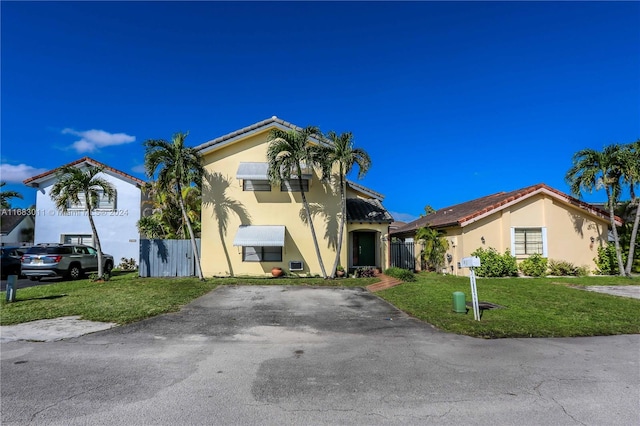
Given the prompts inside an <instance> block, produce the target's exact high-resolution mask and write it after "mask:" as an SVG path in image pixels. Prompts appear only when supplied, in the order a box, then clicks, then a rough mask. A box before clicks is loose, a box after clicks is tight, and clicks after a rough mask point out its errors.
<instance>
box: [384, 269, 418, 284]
mask: <svg viewBox="0 0 640 426" xmlns="http://www.w3.org/2000/svg"><path fill="white" fill-rule="evenodd" d="M384 274H385V275H388V276H390V277H393V278H397V279H399V280H401V281H404V282H412V281H415V280H416V276H415V274H414V273H413V271H410V270H408V269H402V268H398V267H396V266H394V267H391V268H389V269H387V270H385V271H384Z"/></svg>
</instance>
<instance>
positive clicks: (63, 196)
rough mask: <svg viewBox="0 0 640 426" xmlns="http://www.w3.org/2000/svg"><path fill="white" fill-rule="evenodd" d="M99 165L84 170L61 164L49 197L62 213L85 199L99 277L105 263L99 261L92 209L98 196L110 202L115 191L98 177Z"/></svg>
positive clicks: (96, 204) (102, 272)
mask: <svg viewBox="0 0 640 426" xmlns="http://www.w3.org/2000/svg"><path fill="white" fill-rule="evenodd" d="M102 171H103V169H102V167H96V166H90V165H88V166H87V167H86V168H85V169H80V168H78V167H72V166H63V167H62V168H60V171H59V172H58V181H57V182H56V183H55V184H54V185H53V188H52V189H51V198H52V199H53V201H54V202H55V203H56V207H58V209H59V210H60V211H62V212H63V213H66V212H67V211H68V209H69V208H70V207H71V206H73V207H74V208H75V207H77V206H82V205H83V203H82V202H81V200H80V198H81V197H82V198H84V208H85V209H86V211H87V216H88V217H89V223H90V224H91V234H92V236H93V242H94V244H95V249H96V251H97V252H98V278H97V279H102V278H104V265H103V262H102V246H101V245H100V238H99V237H98V230H97V229H96V224H95V223H94V221H93V210H94V209H96V208H97V207H98V205H99V202H100V198H103V197H106V198H107V200H109V202H111V201H112V200H113V197H114V196H115V194H116V190H115V189H114V187H113V185H112V184H111V183H110V182H109V181H108V180H106V179H104V178H102V177H100V176H98V174H100V173H102Z"/></svg>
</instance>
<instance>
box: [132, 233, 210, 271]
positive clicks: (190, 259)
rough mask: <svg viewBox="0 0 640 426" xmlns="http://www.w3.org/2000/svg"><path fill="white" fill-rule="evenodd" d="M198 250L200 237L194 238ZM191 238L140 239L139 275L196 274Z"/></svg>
mask: <svg viewBox="0 0 640 426" xmlns="http://www.w3.org/2000/svg"><path fill="white" fill-rule="evenodd" d="M196 246H197V247H198V252H200V239H199V238H196ZM195 265H196V261H195V257H194V255H193V249H192V248H191V240H160V239H149V240H146V239H141V240H140V266H139V267H138V271H139V274H140V276H141V277H191V276H194V275H195V274H196V272H195V271H196V266H195Z"/></svg>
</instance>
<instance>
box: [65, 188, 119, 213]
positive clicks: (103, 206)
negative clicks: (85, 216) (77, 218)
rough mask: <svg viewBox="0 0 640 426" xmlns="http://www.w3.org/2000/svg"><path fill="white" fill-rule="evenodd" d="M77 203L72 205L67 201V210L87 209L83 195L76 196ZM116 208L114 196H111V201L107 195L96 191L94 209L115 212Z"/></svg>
mask: <svg viewBox="0 0 640 426" xmlns="http://www.w3.org/2000/svg"><path fill="white" fill-rule="evenodd" d="M78 200H79V202H78V203H73V202H71V201H69V202H68V203H67V208H69V209H82V210H85V209H86V208H87V200H86V198H85V196H84V193H80V194H78ZM115 208H116V194H113V197H111V200H109V197H108V196H107V194H105V193H104V192H103V191H98V205H97V206H96V207H95V209H97V210H115Z"/></svg>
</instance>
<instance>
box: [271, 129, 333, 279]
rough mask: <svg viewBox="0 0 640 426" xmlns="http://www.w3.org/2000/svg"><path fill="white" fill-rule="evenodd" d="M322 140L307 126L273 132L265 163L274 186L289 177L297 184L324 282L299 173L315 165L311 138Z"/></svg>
mask: <svg viewBox="0 0 640 426" xmlns="http://www.w3.org/2000/svg"><path fill="white" fill-rule="evenodd" d="M320 136H321V133H320V129H318V128H317V127H315V126H308V127H306V128H304V129H300V130H297V129H296V130H293V129H292V130H289V131H283V130H280V129H273V130H272V131H271V132H270V133H269V136H268V138H267V140H268V141H269V147H268V148H267V161H268V162H269V180H270V181H271V182H273V183H275V184H280V182H282V181H283V180H289V179H290V178H291V176H292V175H294V176H295V177H296V179H297V180H298V186H299V188H300V196H301V197H302V205H303V207H304V211H305V215H306V217H307V223H308V224H309V227H310V228H311V237H312V239H313V245H314V247H315V249H316V256H317V257H318V263H319V264H320V271H321V272H322V276H323V277H324V278H327V273H326V271H325V268H324V262H323V261H322V256H321V254H320V246H319V245H318V237H317V235H316V230H315V227H314V225H313V220H312V217H311V211H310V210H309V203H308V202H307V196H306V195H305V192H304V188H303V186H302V185H303V182H302V169H303V166H304V165H306V166H308V167H313V166H315V165H317V164H318V149H317V145H314V144H312V143H311V139H312V138H319V137H320Z"/></svg>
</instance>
